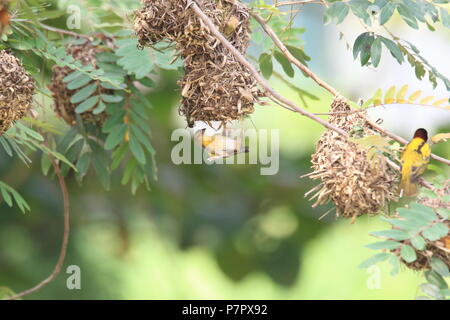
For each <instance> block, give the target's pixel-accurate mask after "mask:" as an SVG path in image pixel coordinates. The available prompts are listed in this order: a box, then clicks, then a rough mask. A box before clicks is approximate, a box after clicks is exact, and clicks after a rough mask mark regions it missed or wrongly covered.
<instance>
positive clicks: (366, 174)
mask: <svg viewBox="0 0 450 320" xmlns="http://www.w3.org/2000/svg"><path fill="white" fill-rule="evenodd" d="M351 110H352V109H351V107H350V106H349V105H348V103H347V102H346V101H345V100H344V99H343V98H336V99H335V101H334V102H333V104H332V105H331V112H332V113H334V114H333V115H331V116H330V118H329V122H330V123H331V124H334V125H335V126H337V127H339V128H341V129H343V130H345V131H346V132H349V133H350V132H352V130H353V129H354V127H361V128H363V129H362V130H363V131H362V132H361V134H362V135H363V136H364V135H369V134H373V132H372V131H371V128H370V127H369V126H368V125H367V124H366V121H365V120H364V116H363V115H362V114H361V113H355V112H351ZM311 162H312V168H313V170H314V172H313V173H312V174H310V175H309V176H310V178H311V179H313V180H317V179H320V180H321V183H320V184H319V185H318V186H316V187H315V188H313V189H312V190H311V191H310V192H309V193H307V194H311V193H313V196H312V197H311V200H312V199H315V203H314V204H313V207H316V206H318V205H322V204H325V203H327V202H328V201H330V200H332V201H333V202H334V204H335V206H336V214H337V216H343V217H345V218H353V219H355V218H356V217H358V216H361V215H364V214H369V215H373V214H377V213H379V212H380V210H381V209H383V208H384V207H385V205H386V204H387V202H388V201H390V200H394V199H396V189H397V182H396V177H397V175H396V172H395V171H394V170H393V169H392V168H390V167H389V166H388V164H387V163H386V160H385V158H384V157H383V156H381V155H378V153H375V154H373V153H371V157H368V150H366V149H363V148H362V147H360V146H359V145H357V144H355V143H353V142H351V141H348V140H346V139H345V138H344V137H342V136H341V135H340V134H339V133H337V132H335V131H333V130H327V131H326V132H324V133H323V134H322V136H321V138H320V139H319V141H318V143H317V146H316V153H314V154H313V156H312V160H311Z"/></svg>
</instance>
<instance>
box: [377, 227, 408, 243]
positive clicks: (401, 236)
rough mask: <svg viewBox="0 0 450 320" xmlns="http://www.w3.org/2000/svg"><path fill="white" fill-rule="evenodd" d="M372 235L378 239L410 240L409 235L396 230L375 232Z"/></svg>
mask: <svg viewBox="0 0 450 320" xmlns="http://www.w3.org/2000/svg"><path fill="white" fill-rule="evenodd" d="M371 235H373V236H376V237H381V238H388V239H393V240H398V241H402V240H406V239H409V235H408V233H406V232H404V231H401V230H395V229H393V230H385V231H375V232H372V233H371Z"/></svg>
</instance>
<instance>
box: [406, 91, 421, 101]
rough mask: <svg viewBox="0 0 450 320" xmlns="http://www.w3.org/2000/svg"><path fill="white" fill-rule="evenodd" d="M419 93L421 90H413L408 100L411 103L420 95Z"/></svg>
mask: <svg viewBox="0 0 450 320" xmlns="http://www.w3.org/2000/svg"><path fill="white" fill-rule="evenodd" d="M421 94H422V91H420V90H417V91H416V92H414V93H413V94H412V95H410V96H409V98H408V102H409V103H412V102H414V101H416V100H417V99H418V98H419V97H420V95H421Z"/></svg>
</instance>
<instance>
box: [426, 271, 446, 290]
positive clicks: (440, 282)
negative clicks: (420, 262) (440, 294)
mask: <svg viewBox="0 0 450 320" xmlns="http://www.w3.org/2000/svg"><path fill="white" fill-rule="evenodd" d="M425 279H427V281H428V282H429V283H431V284H433V285H435V286H436V287H438V288H440V289H447V288H448V285H447V282H446V281H445V279H444V278H443V277H442V276H441V275H440V274H439V273H437V272H436V271H435V270H427V271H425Z"/></svg>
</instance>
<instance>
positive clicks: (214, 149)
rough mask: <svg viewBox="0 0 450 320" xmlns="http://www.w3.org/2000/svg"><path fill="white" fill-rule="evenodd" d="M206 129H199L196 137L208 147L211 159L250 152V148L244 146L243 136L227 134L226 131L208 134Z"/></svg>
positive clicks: (204, 146)
mask: <svg viewBox="0 0 450 320" xmlns="http://www.w3.org/2000/svg"><path fill="white" fill-rule="evenodd" d="M205 131H206V129H202V130H199V131H197V132H196V133H195V135H194V139H195V140H196V141H197V142H198V143H200V144H201V145H202V146H203V148H205V149H206V151H207V152H208V154H209V158H208V160H209V161H214V160H216V159H221V158H228V157H231V156H233V155H236V154H238V153H243V152H248V148H247V147H244V146H243V141H242V137H237V136H232V135H227V133H226V132H224V133H217V134H214V135H212V136H208V135H205Z"/></svg>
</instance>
